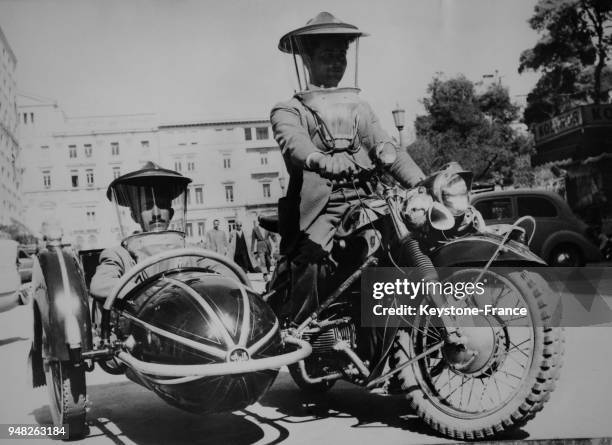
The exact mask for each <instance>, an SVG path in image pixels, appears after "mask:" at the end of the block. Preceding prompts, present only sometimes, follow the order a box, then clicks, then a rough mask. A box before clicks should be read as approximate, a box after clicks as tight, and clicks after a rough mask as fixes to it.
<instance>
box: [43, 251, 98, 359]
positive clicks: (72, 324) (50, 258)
mask: <svg viewBox="0 0 612 445" xmlns="http://www.w3.org/2000/svg"><path fill="white" fill-rule="evenodd" d="M32 291H33V293H34V302H35V305H36V307H37V309H38V311H39V314H40V324H41V325H42V332H43V334H42V335H43V336H45V337H46V341H45V342H44V345H43V348H44V349H45V350H44V351H42V352H43V356H44V357H46V358H48V359H51V360H62V361H65V360H70V359H71V358H74V356H72V357H71V355H70V351H71V350H72V351H73V353H74V351H77V350H78V351H81V352H83V351H89V350H91V349H92V336H91V319H90V317H89V299H88V292H87V288H86V286H85V279H84V276H83V272H82V268H81V265H80V263H79V261H78V259H77V257H76V256H75V255H74V254H73V252H72V250H71V249H70V248H61V247H51V248H49V249H45V250H42V251H41V252H40V253H39V254H38V256H37V257H36V259H35V261H34V268H33V273H32ZM34 343H36V342H34Z"/></svg>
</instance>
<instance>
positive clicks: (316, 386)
mask: <svg viewBox="0 0 612 445" xmlns="http://www.w3.org/2000/svg"><path fill="white" fill-rule="evenodd" d="M288 368H289V374H291V378H292V379H293V381H294V382H295V384H296V385H297V386H299V388H300V389H301V390H302V391H304V392H305V393H307V394H323V393H326V392H327V391H329V390H330V389H332V387H333V386H334V384H335V383H336V380H325V381H323V382H320V383H308V382H307V381H305V380H304V378H303V377H302V373H301V372H300V369H299V368H298V365H297V363H294V364H293V365H289V366H288Z"/></svg>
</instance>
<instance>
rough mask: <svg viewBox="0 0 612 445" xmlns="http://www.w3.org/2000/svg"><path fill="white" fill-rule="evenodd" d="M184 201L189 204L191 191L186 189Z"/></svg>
mask: <svg viewBox="0 0 612 445" xmlns="http://www.w3.org/2000/svg"><path fill="white" fill-rule="evenodd" d="M185 201H187V204H191V189H187V191H186V193H185Z"/></svg>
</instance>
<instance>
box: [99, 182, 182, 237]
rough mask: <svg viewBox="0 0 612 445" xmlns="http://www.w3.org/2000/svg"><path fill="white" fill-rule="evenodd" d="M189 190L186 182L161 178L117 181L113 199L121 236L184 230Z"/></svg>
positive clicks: (112, 195)
mask: <svg viewBox="0 0 612 445" xmlns="http://www.w3.org/2000/svg"><path fill="white" fill-rule="evenodd" d="M186 190H187V187H186V184H182V183H180V184H179V183H175V182H171V181H164V180H162V179H160V178H158V179H157V181H152V180H148V181H139V182H128V183H118V184H115V185H114V186H113V188H112V194H111V200H112V202H113V204H114V206H115V208H116V211H117V216H118V219H119V227H120V230H121V236H122V238H125V237H127V236H130V235H132V234H134V233H138V232H160V231H164V230H177V231H180V232H184V231H185V211H186V208H185V206H186Z"/></svg>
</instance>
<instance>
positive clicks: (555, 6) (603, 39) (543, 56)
mask: <svg viewBox="0 0 612 445" xmlns="http://www.w3.org/2000/svg"><path fill="white" fill-rule="evenodd" d="M529 25H530V26H531V28H532V29H534V30H536V31H537V32H538V33H540V34H541V38H540V40H539V41H538V42H537V43H536V45H535V46H534V47H533V48H530V49H527V50H525V51H523V52H522V54H521V57H520V65H519V73H522V72H524V71H525V70H533V71H539V72H540V73H541V77H540V79H539V80H538V82H537V84H536V86H535V88H534V89H533V90H532V91H531V93H530V94H529V95H528V96H527V108H526V109H525V114H524V119H525V122H526V123H527V124H531V123H534V122H541V121H544V120H546V119H549V118H551V117H552V116H554V115H557V114H559V113H562V112H564V111H567V110H568V109H570V108H573V107H575V106H577V105H582V104H585V103H587V102H591V101H592V102H594V103H596V104H599V103H605V102H607V101H608V100H609V99H608V98H609V94H608V92H609V90H610V89H612V69H611V67H610V66H609V63H608V62H609V60H610V50H611V46H612V1H611V0H539V1H538V3H537V4H536V6H535V10H534V15H533V16H532V17H531V19H530V20H529Z"/></svg>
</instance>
